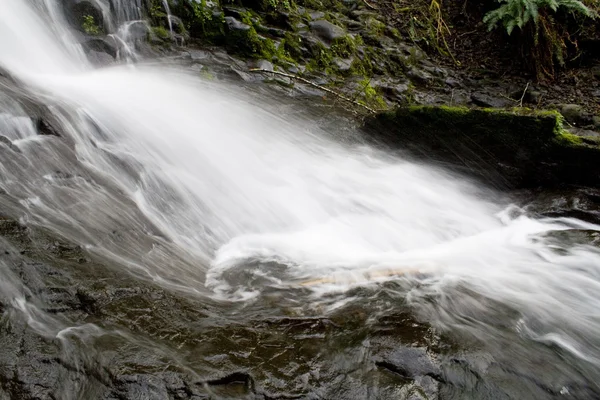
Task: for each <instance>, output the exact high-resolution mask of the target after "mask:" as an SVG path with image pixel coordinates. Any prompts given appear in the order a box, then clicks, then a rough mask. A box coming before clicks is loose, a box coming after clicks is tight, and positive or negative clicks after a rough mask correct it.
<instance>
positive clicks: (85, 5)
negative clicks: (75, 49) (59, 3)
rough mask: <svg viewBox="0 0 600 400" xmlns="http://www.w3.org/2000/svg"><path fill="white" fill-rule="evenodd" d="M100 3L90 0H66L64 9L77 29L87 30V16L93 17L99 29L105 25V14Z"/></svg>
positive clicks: (68, 18) (70, 22)
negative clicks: (85, 27)
mask: <svg viewBox="0 0 600 400" xmlns="http://www.w3.org/2000/svg"><path fill="white" fill-rule="evenodd" d="M98 4H99V3H96V2H95V1H88V0H64V1H63V9H64V12H65V16H66V18H67V21H68V22H69V24H70V25H71V26H72V27H73V28H75V29H76V30H78V31H80V32H85V29H84V21H85V18H87V17H92V19H93V21H94V24H95V25H96V26H98V28H99V29H101V28H102V27H103V26H104V16H103V14H102V10H101V9H100V7H99V6H98ZM86 33H89V32H86Z"/></svg>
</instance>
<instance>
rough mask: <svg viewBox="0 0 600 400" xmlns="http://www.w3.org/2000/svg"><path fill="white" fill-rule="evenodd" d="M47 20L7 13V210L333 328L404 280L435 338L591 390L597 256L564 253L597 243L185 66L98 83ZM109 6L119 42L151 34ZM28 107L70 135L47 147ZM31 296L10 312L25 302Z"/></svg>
mask: <svg viewBox="0 0 600 400" xmlns="http://www.w3.org/2000/svg"><path fill="white" fill-rule="evenodd" d="M33 3H34V2H27V1H24V0H5V1H4V3H3V8H2V11H1V12H0V71H5V72H6V73H7V74H8V75H9V76H10V78H9V80H10V82H12V83H11V84H12V85H14V86H13V87H12V89H11V90H7V91H3V92H0V134H1V135H3V136H5V137H6V138H8V139H9V141H10V142H9V144H7V142H6V141H0V151H1V152H0V157H1V161H2V164H1V165H0V174H1V178H0V205H1V206H2V210H0V211H2V212H3V213H6V214H9V215H10V216H11V217H13V218H19V219H21V221H23V222H24V223H26V224H31V225H36V226H41V227H44V228H46V229H49V230H51V231H53V232H55V233H56V234H59V235H61V236H63V237H65V238H67V239H69V240H70V241H72V242H75V243H79V244H81V245H82V246H84V247H86V248H87V249H88V251H90V252H91V253H94V254H97V255H99V256H102V257H104V258H105V259H107V260H110V261H111V262H113V263H116V264H117V265H119V266H121V267H122V268H127V269H128V270H130V271H131V272H132V273H133V274H137V275H140V276H143V277H145V278H148V279H152V280H154V281H155V282H156V283H157V284H158V285H162V286H165V287H169V288H173V289H177V290H180V291H184V292H189V293H192V294H195V295H197V296H200V297H202V298H212V299H217V300H219V301H225V302H235V301H246V302H252V301H257V300H256V299H258V298H260V296H262V294H263V292H264V291H265V290H271V291H273V290H275V291H279V292H283V293H286V292H287V291H290V293H292V292H293V293H296V292H294V291H295V290H297V288H298V287H302V284H303V283H304V286H303V287H304V288H305V289H303V290H310V295H307V297H306V299H305V301H310V302H314V303H321V304H323V305H324V307H325V310H327V309H334V308H335V307H339V306H340V304H343V303H344V302H346V301H353V300H354V297H352V296H347V295H346V294H345V292H347V291H348V290H351V289H353V288H356V287H360V286H367V287H369V286H373V285H375V286H377V285H380V284H381V283H382V282H389V281H392V282H397V283H398V285H399V286H398V288H397V290H394V291H392V292H393V296H392V297H393V298H395V300H394V301H396V302H398V303H400V302H403V301H406V302H407V303H408V304H409V305H410V306H411V307H412V309H413V310H415V312H417V313H418V314H419V315H420V316H422V317H423V318H426V319H427V320H428V321H429V322H430V323H431V324H433V325H434V326H437V327H439V328H441V329H443V330H448V331H454V332H461V333H464V334H465V335H468V336H471V337H474V338H477V339H480V340H482V341H486V342H488V345H489V346H490V347H491V348H493V347H494V346H497V347H498V348H502V346H505V345H506V340H509V339H507V338H510V337H524V338H526V339H527V340H529V341H532V342H536V343H542V344H544V345H551V346H557V347H558V348H560V351H561V357H562V360H563V361H564V365H556V366H554V367H553V368H556V370H557V371H559V374H560V373H564V374H566V375H569V376H570V379H572V380H574V379H583V380H584V381H585V382H587V384H589V385H591V386H594V387H596V386H595V385H597V383H595V382H597V381H595V380H594V379H595V378H597V377H598V376H600V375H599V368H600V338H599V337H598V332H599V331H600V313H598V311H597V310H598V309H599V307H600V295H599V293H600V252H599V250H598V249H597V248H595V247H592V246H590V245H586V244H567V243H561V242H557V241H555V240H553V239H552V235H553V234H555V233H560V232H563V231H564V232H567V231H570V230H586V231H589V232H592V231H599V230H600V226H598V225H595V224H593V223H589V222H584V221H581V220H577V219H571V218H554V219H551V218H545V219H534V218H532V217H529V216H527V213H526V211H525V210H522V209H519V208H517V207H515V206H510V205H509V203H503V202H501V201H498V200H497V198H498V195H497V194H496V193H494V192H493V191H491V190H487V189H482V188H477V187H476V186H475V185H474V184H472V183H470V182H468V181H466V180H464V179H461V178H459V177H456V176H453V175H451V174H449V173H446V172H444V171H442V170H439V169H436V168H433V167H428V166H424V165H419V164H417V163H414V162H411V161H408V160H405V159H402V158H398V157H397V156H392V155H389V154H385V153H383V152H381V151H378V150H375V149H372V148H370V147H368V146H364V145H360V144H340V142H339V141H338V140H336V137H335V136H332V135H330V134H327V133H326V132H322V131H320V130H319V129H318V128H317V127H316V126H315V125H314V124H311V123H310V122H309V121H306V120H301V119H297V118H291V117H290V118H283V117H281V116H277V115H275V113H273V112H272V111H271V107H274V106H273V105H270V104H264V106H260V105H259V106H256V105H251V103H253V102H255V98H254V97H252V96H251V95H246V94H244V93H242V92H241V91H239V90H236V89H235V88H232V87H230V86H228V85H226V84H215V83H211V82H206V81H203V80H201V79H199V78H198V77H197V76H194V75H193V74H192V73H190V72H188V71H186V70H184V69H183V68H178V67H175V66H171V67H165V66H151V65H138V66H134V65H117V66H111V67H109V68H104V69H95V68H93V67H92V66H91V65H90V64H89V63H87V61H86V60H85V57H84V54H83V52H82V51H81V49H80V48H78V46H76V45H75V44H74V43H75V42H74V41H73V39H72V38H71V36H70V33H69V30H68V29H67V28H66V25H64V23H63V20H62V17H61V15H60V12H59V10H60V6H59V5H58V3H55V2H53V1H52V0H45V2H42V4H38V5H37V6H34V5H33ZM113 7H114V9H116V10H117V11H116V12H117V14H118V15H119V16H118V18H117V19H116V20H115V21H117V22H111V23H113V24H115V25H116V24H117V23H127V21H129V20H132V19H139V11H137V12H134V11H132V9H126V8H124V7H122V6H121V5H120V2H114V4H113ZM138 7H139V5H138ZM134 9H135V7H134ZM107 17H108V16H107ZM19 96H21V97H22V98H35V99H36V101H37V102H38V103H39V104H42V105H43V107H42V108H43V109H44V113H46V115H47V116H48V117H49V118H51V119H52V120H53V121H54V123H55V125H57V126H59V127H60V135H62V137H61V138H56V137H53V136H40V135H37V132H36V126H35V123H34V121H33V120H32V119H31V118H29V116H28V110H27V107H26V105H24V102H23V101H20V100H18V99H19V98H21V97H19ZM16 279H17V278H16V277H12V278H11V280H10V281H9V282H10V285H9V286H10V287H8V286H7V287H5V286H4V284H3V285H2V286H0V290H2V295H3V296H9V297H11V296H12V297H14V298H21V297H23V298H24V295H23V294H21V295H18V294H15V293H20V292H19V289H18V287H19V284H18V283H14V282H15V280H16ZM7 285H8V283H7ZM19 296H21V297H19ZM394 296H395V297H394ZM19 301H21V300H19ZM361 301H369V298H366V299H362V300H361ZM15 304H20V305H19V306H17V307H16V308H17V309H20V310H24V308H23V307H24V306H23V305H22V304H23V303H22V302H21V303H18V302H17V303H15ZM328 307H329V308H328ZM388 307H394V305H393V303H392V304H391V305H390V304H388ZM499 321H501V322H499ZM500 325H502V326H503V328H502V329H501V328H500ZM507 332H510V333H507ZM523 346H524V347H519V346H516V347H514V348H512V350H507V351H508V354H507V356H506V357H507V359H509V358H510V357H517V353H519V352H527V351H528V350H527V346H526V345H523ZM506 348H508V347H505V349H506ZM498 351H500V352H501V350H498ZM521 356H522V357H523V358H527V357H530V355H529V353H527V354H524V355H523V354H521ZM521 356H519V357H521ZM573 363H576V365H577V367H576V368H575V369H576V370H577V372H576V373H575V372H568V371H569V370H570V368H571V367H570V365H573ZM577 374H579V375H577ZM573 376H578V377H579V376H581V377H583V378H574V377H573ZM596 389H597V387H596Z"/></svg>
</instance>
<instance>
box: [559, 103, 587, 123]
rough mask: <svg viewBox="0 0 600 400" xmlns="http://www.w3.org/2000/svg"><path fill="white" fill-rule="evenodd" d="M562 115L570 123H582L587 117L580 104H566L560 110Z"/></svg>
mask: <svg viewBox="0 0 600 400" xmlns="http://www.w3.org/2000/svg"><path fill="white" fill-rule="evenodd" d="M560 113H561V114H562V115H563V117H565V119H566V120H567V121H569V122H581V120H582V119H583V118H584V116H585V111H584V109H583V107H582V106H580V105H579V104H564V105H563V106H562V107H561V108H560Z"/></svg>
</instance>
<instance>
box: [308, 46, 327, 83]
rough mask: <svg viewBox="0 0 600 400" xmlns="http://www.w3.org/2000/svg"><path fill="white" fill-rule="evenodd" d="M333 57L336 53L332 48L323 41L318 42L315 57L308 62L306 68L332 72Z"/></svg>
mask: <svg viewBox="0 0 600 400" xmlns="http://www.w3.org/2000/svg"><path fill="white" fill-rule="evenodd" d="M333 57H334V55H333V53H332V52H331V50H330V49H328V48H327V47H325V45H323V44H322V43H317V44H316V45H315V49H314V50H313V57H312V58H311V59H310V61H309V62H308V64H307V66H306V68H307V69H308V70H309V71H312V72H325V73H326V74H328V75H329V74H332V73H333V72H334V71H333V70H334V67H333Z"/></svg>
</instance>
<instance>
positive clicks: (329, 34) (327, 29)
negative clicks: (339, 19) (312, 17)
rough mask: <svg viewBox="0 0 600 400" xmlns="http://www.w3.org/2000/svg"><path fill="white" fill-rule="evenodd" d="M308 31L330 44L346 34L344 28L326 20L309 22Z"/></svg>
mask: <svg viewBox="0 0 600 400" xmlns="http://www.w3.org/2000/svg"><path fill="white" fill-rule="evenodd" d="M310 30H311V31H312V32H313V33H314V34H315V35H317V37H319V38H320V39H322V40H324V41H325V42H327V43H331V42H332V41H333V40H335V39H339V38H341V37H342V36H344V35H345V34H346V31H345V30H344V28H341V27H339V26H337V25H334V24H332V23H331V22H329V21H326V20H319V21H315V22H311V23H310Z"/></svg>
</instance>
